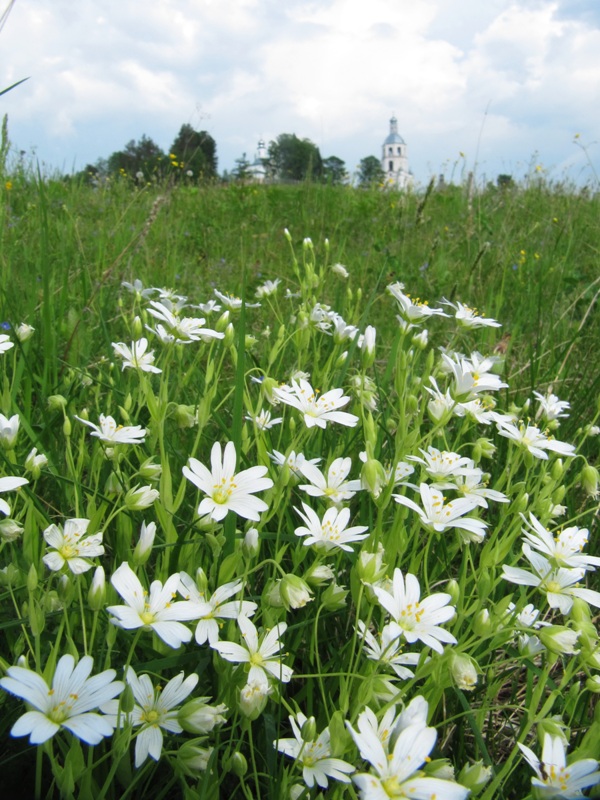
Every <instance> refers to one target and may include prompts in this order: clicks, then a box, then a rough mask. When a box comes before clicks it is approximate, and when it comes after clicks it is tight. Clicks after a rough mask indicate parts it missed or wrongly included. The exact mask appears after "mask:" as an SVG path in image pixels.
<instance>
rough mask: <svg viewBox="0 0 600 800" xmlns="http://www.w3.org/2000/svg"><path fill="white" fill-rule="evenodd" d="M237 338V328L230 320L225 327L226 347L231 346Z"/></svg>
mask: <svg viewBox="0 0 600 800" xmlns="http://www.w3.org/2000/svg"><path fill="white" fill-rule="evenodd" d="M234 339H235V330H234V328H233V323H232V322H230V323H229V325H228V326H227V327H226V328H225V336H224V338H223V344H224V345H225V347H231V345H232V344H233V342H234Z"/></svg>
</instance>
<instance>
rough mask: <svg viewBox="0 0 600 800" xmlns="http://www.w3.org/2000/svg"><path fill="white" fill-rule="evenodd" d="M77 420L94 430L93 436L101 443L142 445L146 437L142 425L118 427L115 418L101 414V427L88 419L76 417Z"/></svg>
mask: <svg viewBox="0 0 600 800" xmlns="http://www.w3.org/2000/svg"><path fill="white" fill-rule="evenodd" d="M75 419H76V420H78V421H79V422H82V423H83V424H84V425H87V426H88V427H89V428H92V433H91V435H92V436H95V437H96V438H97V439H99V440H100V441H101V442H110V444H141V443H142V442H143V441H144V438H145V436H146V429H145V428H142V427H141V426H140V425H118V424H117V423H116V422H115V420H114V419H113V417H105V416H104V414H100V417H99V420H100V425H95V424H94V423H93V422H90V421H89V420H87V419H82V418H81V417H78V416H77V415H75Z"/></svg>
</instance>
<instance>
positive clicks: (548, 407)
mask: <svg viewBox="0 0 600 800" xmlns="http://www.w3.org/2000/svg"><path fill="white" fill-rule="evenodd" d="M533 394H534V396H535V398H536V400H537V401H538V403H539V406H538V410H537V413H536V415H535V418H536V419H539V418H540V417H544V418H545V419H546V420H547V421H548V422H551V421H552V420H555V419H559V418H560V417H568V416H569V415H568V414H563V411H566V410H567V409H568V408H571V404H570V403H567V402H566V401H565V400H559V399H558V397H557V396H556V395H555V394H552V392H551V391H550V390H548V394H546V395H543V394H540V393H539V392H534V393H533Z"/></svg>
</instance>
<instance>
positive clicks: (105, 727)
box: [0, 654, 124, 744]
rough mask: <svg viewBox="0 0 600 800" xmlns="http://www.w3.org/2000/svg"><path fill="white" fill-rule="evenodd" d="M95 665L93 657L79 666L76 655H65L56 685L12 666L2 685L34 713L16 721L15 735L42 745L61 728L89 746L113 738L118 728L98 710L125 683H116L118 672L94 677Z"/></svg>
mask: <svg viewBox="0 0 600 800" xmlns="http://www.w3.org/2000/svg"><path fill="white" fill-rule="evenodd" d="M93 666H94V659H93V658H92V657H91V656H84V657H83V658H82V659H81V660H80V661H79V663H78V664H77V666H75V659H74V658H73V656H72V655H70V654H69V655H64V656H62V657H61V658H60V659H59V661H58V664H57V665H56V669H55V670H54V675H53V678H52V685H51V686H48V684H47V683H46V681H45V680H44V679H43V678H42V677H41V676H40V675H38V674H37V672H34V671H33V670H31V669H27V668H26V667H9V668H8V670H7V671H6V677H4V678H2V680H0V686H1V687H2V688H3V689H4V690H5V691H7V692H10V693H11V694H14V695H16V696H17V697H20V698H22V699H23V700H25V702H26V703H28V704H29V705H30V706H33V710H30V711H27V712H26V713H25V714H23V716H22V717H19V719H18V720H17V721H16V722H15V724H14V725H13V727H12V730H11V734H12V735H13V736H27V735H29V741H30V742H31V744H42V743H43V742H46V741H47V740H48V739H50V738H52V736H54V734H55V733H58V731H59V730H60V729H61V728H65V729H66V730H68V731H70V733H72V734H73V735H74V736H77V738H78V739H81V740H82V741H83V742H86V743H87V744H98V743H99V742H100V741H102V739H103V737H105V736H111V735H112V733H113V728H114V726H113V725H112V724H111V720H110V718H109V717H106V716H104V715H102V714H98V713H97V712H96V710H95V709H98V707H99V706H102V705H103V704H104V703H107V702H108V701H109V700H112V698H113V697H116V696H117V695H119V694H121V692H122V691H123V688H124V684H123V682H122V681H115V680H114V677H115V675H116V672H115V670H114V669H107V670H104V672H101V673H99V674H98V675H95V676H94V677H93V678H90V673H91V671H92V668H93Z"/></svg>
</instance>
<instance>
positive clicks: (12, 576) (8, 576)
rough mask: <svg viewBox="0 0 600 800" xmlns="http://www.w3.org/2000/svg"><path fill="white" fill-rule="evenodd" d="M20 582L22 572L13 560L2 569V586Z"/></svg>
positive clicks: (0, 571)
mask: <svg viewBox="0 0 600 800" xmlns="http://www.w3.org/2000/svg"><path fill="white" fill-rule="evenodd" d="M20 582H21V572H20V570H19V568H18V567H15V565H14V564H13V563H12V562H11V563H10V564H7V565H6V567H4V568H3V569H0V586H15V585H16V584H17V583H20Z"/></svg>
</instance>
